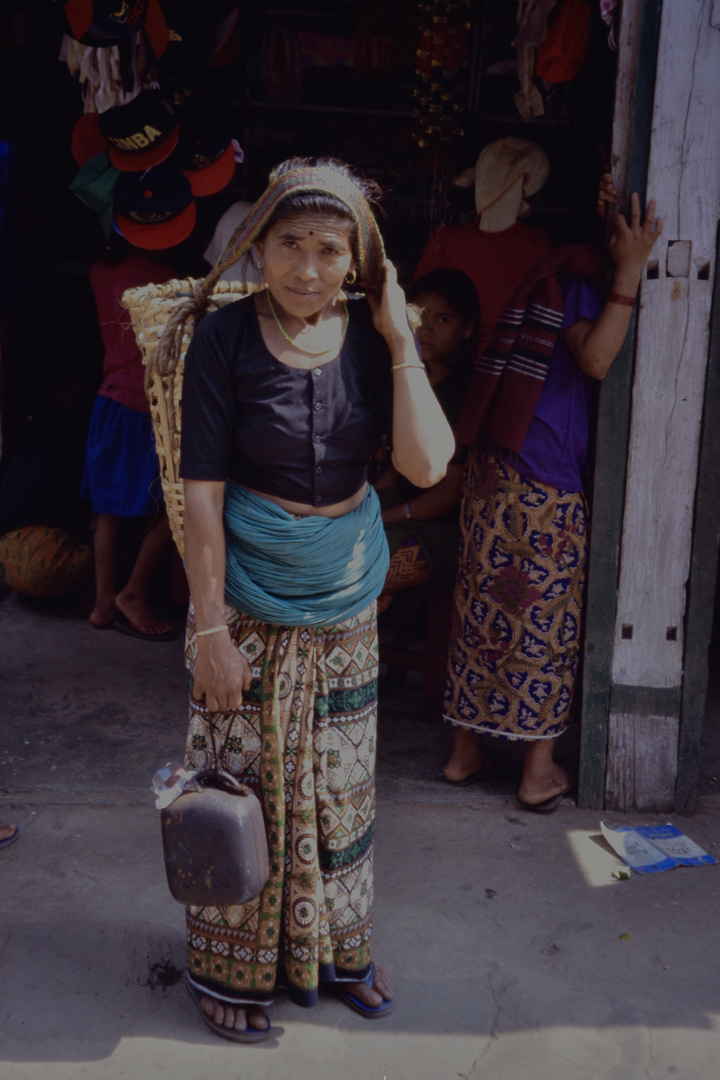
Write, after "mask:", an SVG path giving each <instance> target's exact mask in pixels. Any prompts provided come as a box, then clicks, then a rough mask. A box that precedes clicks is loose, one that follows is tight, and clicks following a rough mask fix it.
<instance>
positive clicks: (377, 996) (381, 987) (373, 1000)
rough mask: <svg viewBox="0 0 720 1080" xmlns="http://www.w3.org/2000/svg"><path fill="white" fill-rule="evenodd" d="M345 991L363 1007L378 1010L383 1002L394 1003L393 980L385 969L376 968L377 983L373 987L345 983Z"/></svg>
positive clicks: (357, 983)
mask: <svg viewBox="0 0 720 1080" xmlns="http://www.w3.org/2000/svg"><path fill="white" fill-rule="evenodd" d="M342 986H343V989H344V990H347V991H348V993H350V994H352V995H353V997H356V998H357V999H358V1001H361V1002H362V1003H363V1005H369V1006H370V1008H371V1009H377V1008H378V1006H379V1005H382V1003H383V1001H392V1000H393V992H392V980H391V979H390V974H389V972H387V971H386V970H385V968H381V967H377V966H376V967H375V981H374V982H373V984H372V986H368V984H367V983H363V982H352V983H343V984H342Z"/></svg>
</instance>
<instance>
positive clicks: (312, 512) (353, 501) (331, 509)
mask: <svg viewBox="0 0 720 1080" xmlns="http://www.w3.org/2000/svg"><path fill="white" fill-rule="evenodd" d="M243 486H244V485H243ZM245 490H246V491H250V492H252V494H253V495H259V496H260V498H261V499H269V501H270V502H274V503H276V504H277V505H278V506H282V508H283V510H287V512H288V514H293V516H294V517H329V518H338V517H343V515H344V514H349V513H350V511H351V510H355V509H357V507H358V506H359V505H360V503H361V502H362V501H363V499H364V498H365V495H366V493H367V483H364V484H363V486H362V487H361V488H359V489H358V490H357V491H356V492H355V494H354V495H351V496H350V497H349V498H347V499H343V500H342V502H338V503H333V504H332V506H313V505H312V504H311V503H301V502H293V501H292V499H281V498H280V497H279V496H277V495H268V493H267V492H266V491H258V490H257V489H256V488H251V487H246V488H245Z"/></svg>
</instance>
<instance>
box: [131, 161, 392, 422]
mask: <svg viewBox="0 0 720 1080" xmlns="http://www.w3.org/2000/svg"><path fill="white" fill-rule="evenodd" d="M304 191H307V192H312V191H314V192H319V193H321V194H325V195H332V196H334V197H335V198H336V199H338V200H339V201H340V202H341V203H342V204H343V206H346V207H347V209H348V211H349V212H350V214H351V216H352V219H353V221H354V222H355V225H356V226H357V239H356V245H355V246H356V253H357V262H358V278H359V280H360V281H361V282H362V283H363V285H365V286H366V287H370V288H380V286H381V285H382V280H383V276H384V273H383V271H384V265H385V248H384V245H383V241H382V236H381V235H380V230H379V229H378V226H377V222H376V221H375V216H374V214H373V212H372V210H371V209H370V204H369V203H368V201H367V199H366V198H365V196H364V195H363V194H362V192H361V191H360V189H359V188H358V187H356V185H355V184H354V183H353V181H352V180H351V179H350V178H349V177H347V176H344V175H343V174H342V173H339V172H336V171H335V170H334V169H330V168H327V167H324V166H301V167H299V168H297V169H290V170H288V172H286V173H283V174H282V175H281V176H275V177H273V178H272V179H271V181H270V183H269V185H268V187H267V189H266V190H265V192H264V194H263V195H261V196H260V198H259V199H258V201H257V202H256V203H255V205H254V206H253V208H252V210H251V211H250V213H249V214H248V216H247V217H246V218H245V220H244V221H243V222H242V224H241V225H239V227H238V228H237V229H236V230H235V232H234V233H233V235H232V236H231V237H230V241H229V243H228V245H227V247H226V248H225V251H224V252H223V254H222V256H221V257H220V259H219V261H218V262H217V263H216V264H215V266H214V267H213V269H212V270H211V271H210V273H209V274H208V276H207V277H206V278H205V279H204V280H203V281H195V282H192V286H191V287H192V292H191V293H190V295H189V296H188V298H187V299H186V300H183V301H182V303H180V304H178V305H177V307H175V309H174V310H173V312H172V314H171V315H170V317H169V319H168V321H167V323H166V325H165V329H164V331H163V333H162V336H161V338H160V341H159V342H158V344H157V347H156V348H155V350H154V351H153V354H152V357H151V359H150V361H149V362H148V364H147V367H146V369H145V388H146V391H147V392H148V393H149V391H150V386H151V384H152V380H153V377H154V375H155V374H157V375H160V376H161V377H163V378H167V377H169V376H171V375H172V373H173V372H174V371H175V369H176V367H177V365H178V363H179V360H180V355H181V351H182V341H183V334H184V332H185V325H186V323H187V322H188V320H189V319H193V320H194V321H195V325H197V321H198V320H199V319H201V318H202V317H203V316H204V315H205V314H206V312H207V310H208V308H209V307H211V306H213V305H214V303H215V302H214V300H213V297H212V290H213V287H214V285H215V283H216V282H217V280H218V278H219V277H220V275H221V274H222V273H223V271H225V270H227V269H228V268H229V267H230V266H233V265H234V264H235V263H236V262H237V261H238V259H240V258H242V256H243V255H246V254H248V253H249V251H250V248H251V247H252V246H253V244H255V243H256V241H257V240H258V239H259V238H260V236H262V233H263V231H264V230H265V228H266V227H267V224H268V222H269V221H270V220H271V219H272V217H273V215H274V214H275V213H276V211H277V210H278V209H279V207H280V206H281V205H282V202H283V200H284V199H286V198H288V196H290V195H297V194H299V193H301V192H304ZM186 295H187V294H186ZM173 414H174V404H173V405H172V409H171V416H172V415H173ZM173 422H174V421H173Z"/></svg>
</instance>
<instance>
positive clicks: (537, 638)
mask: <svg viewBox="0 0 720 1080" xmlns="http://www.w3.org/2000/svg"><path fill="white" fill-rule="evenodd" d="M586 523H587V516H586V504H585V498H584V496H583V494H582V492H566V491H558V489H557V488H554V487H551V486H550V485H548V484H541V483H539V482H537V481H534V480H527V479H524V478H522V477H521V476H520V475H519V473H518V472H516V470H515V469H513V468H512V467H511V466H510V465H509V464H507V462H504V461H503V460H501V459H499V458H496V457H493V456H492V455H490V454H486V453H482V452H479V451H475V452H474V453H473V454H472V455H471V456H470V458H469V460H468V464H467V470H466V477H465V487H464V491H463V499H462V507H461V514H460V527H461V533H462V540H461V551H460V561H459V565H458V577H457V582H456V585H455V593H454V598H453V615H452V629H451V635H450V649H449V655H448V668H447V678H446V685H445V701H444V709H443V712H444V719H445V720H446V721H447V722H448V723H450V724H452V725H453V726H455V727H465V728H470V729H472V730H473V731H477V732H478V733H486V734H490V735H498V736H501V737H502V738H506V739H523V740H529V739H554V738H556V737H557V736H558V735H560V734H561V733H562V732H563V731H564V730H565V728H566V727H567V726H568V723H569V721H570V710H571V705H572V700H573V691H574V686H575V679H576V675H577V668H578V659H579V652H580V632H581V615H582V601H583V590H584V583H585V557H586Z"/></svg>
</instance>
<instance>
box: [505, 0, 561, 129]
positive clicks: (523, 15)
mask: <svg viewBox="0 0 720 1080" xmlns="http://www.w3.org/2000/svg"><path fill="white" fill-rule="evenodd" d="M554 3H555V0H520V4H519V5H518V14H517V23H518V32H517V36H516V37H515V39H514V41H513V42H512V44H513V46H514V47H515V50H516V52H517V65H518V81H519V83H520V89H519V90H518V91H517V92H516V94H515V95H514V100H515V105H516V106H517V110H518V112H519V113H520V115H521V116H522V118H523V120H524V121H525V123H526V124H527V123H530V121H531V120H534V119H535V117H536V116H542V115H543V113H544V112H545V106H544V104H543V99H542V94H541V93H540V90H539V89H538V87H537V86H536V85H535V81H534V75H535V62H536V57H537V50H538V47H539V46H540V45H541V44H542V41H543V39H544V37H545V34H546V33H547V15H548V11H549V10H550V8H552V7H553V6H554Z"/></svg>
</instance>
